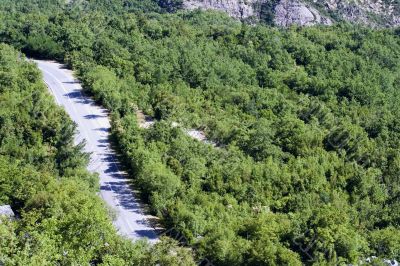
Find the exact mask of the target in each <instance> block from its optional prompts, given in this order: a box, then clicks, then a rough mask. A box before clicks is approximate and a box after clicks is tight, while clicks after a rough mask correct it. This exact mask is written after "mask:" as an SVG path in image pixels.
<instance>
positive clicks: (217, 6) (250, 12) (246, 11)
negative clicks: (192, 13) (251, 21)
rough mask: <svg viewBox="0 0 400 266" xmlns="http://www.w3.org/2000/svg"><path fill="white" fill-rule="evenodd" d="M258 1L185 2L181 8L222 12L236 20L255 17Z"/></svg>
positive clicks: (186, 0) (187, 0)
mask: <svg viewBox="0 0 400 266" xmlns="http://www.w3.org/2000/svg"><path fill="white" fill-rule="evenodd" d="M259 1H260V0H246V1H244V0H185V1H183V8H185V9H189V10H193V9H198V8H200V9H204V10H207V9H213V10H219V11H223V12H226V13H228V14H229V16H231V17H234V18H237V19H246V18H249V17H252V16H256V15H258V14H257V11H256V10H255V4H256V3H257V2H259Z"/></svg>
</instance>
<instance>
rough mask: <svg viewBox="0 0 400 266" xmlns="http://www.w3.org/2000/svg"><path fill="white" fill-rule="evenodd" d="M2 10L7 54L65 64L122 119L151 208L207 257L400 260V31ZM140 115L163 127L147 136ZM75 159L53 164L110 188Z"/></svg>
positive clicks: (117, 8)
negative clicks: (195, 132) (194, 134)
mask: <svg viewBox="0 0 400 266" xmlns="http://www.w3.org/2000/svg"><path fill="white" fill-rule="evenodd" d="M0 10H1V11H0V21H1V23H0V41H1V42H5V43H8V44H10V45H13V46H14V47H15V48H16V49H21V50H22V51H23V52H25V53H27V54H29V55H32V56H36V57H41V58H52V59H58V60H61V61H64V62H65V63H66V64H68V65H69V66H70V67H72V68H73V69H74V70H75V71H76V73H77V74H78V76H79V77H80V79H81V80H82V82H83V84H84V86H85V88H86V90H87V92H88V93H90V94H92V95H93V96H94V97H95V99H97V100H98V101H99V102H101V103H102V104H103V105H104V106H105V107H107V108H108V109H110V110H111V111H112V117H113V134H114V137H115V139H116V141H117V143H118V146H119V148H120V150H121V152H122V153H123V155H124V157H125V164H126V165H127V166H128V167H129V169H130V171H131V174H132V177H133V178H134V181H135V183H136V184H137V186H138V187H139V188H140V189H141V192H142V196H143V198H144V199H145V200H147V201H148V202H149V203H150V204H151V207H152V211H153V212H154V214H156V215H158V216H159V217H160V218H161V219H162V222H163V224H164V226H166V227H167V228H176V229H177V230H179V231H180V232H181V233H182V234H183V235H184V236H185V238H187V239H188V241H189V244H190V245H191V246H192V247H193V249H194V250H195V251H196V254H197V255H196V256H198V257H199V258H202V257H207V258H208V259H209V260H210V261H211V262H212V263H213V264H214V265H301V264H308V265H312V264H315V265H332V263H338V264H339V263H345V264H349V263H358V262H359V261H360V260H363V259H365V258H367V257H370V256H373V255H374V256H379V257H381V258H390V259H397V260H400V216H399V214H400V186H399V184H400V182H399V181H400V180H399V170H400V149H399V148H400V108H399V102H400V94H399V91H398V89H399V82H400V37H399V34H400V32H399V31H398V30H395V29H394V30H389V29H387V30H372V29H367V28H362V27H357V26H352V25H348V24H338V25H335V26H332V27H310V28H297V27H292V28H289V29H277V28H272V27H266V26H262V25H253V26H249V25H246V24H242V23H240V22H238V21H235V20H233V19H231V18H229V17H227V16H225V15H223V14H220V13H214V12H199V11H194V12H178V13H175V14H169V13H166V12H165V9H163V8H162V7H160V6H159V5H157V4H156V3H155V2H153V1H133V0H130V1H122V0H112V1H111V0H110V1H100V0H97V1H76V2H70V4H63V3H62V2H61V1H60V2H57V1H28V0H26V1H7V0H6V1H2V2H1V4H0ZM24 76H26V77H28V78H29V76H28V75H24ZM6 77H7V75H5V76H4V78H3V79H5V78H6ZM5 84H8V82H5ZM32 100H34V99H32ZM33 106H35V108H38V107H37V106H36V105H33ZM138 109H140V110H143V111H144V112H145V113H146V114H148V115H150V116H152V117H154V118H156V119H157V122H156V123H155V125H154V126H153V127H151V128H149V129H142V128H139V126H138V123H137V118H136V117H137V115H136V111H137V110H138ZM1 110H2V112H3V108H2V109H1ZM28 113H29V112H28ZM52 115H54V114H53V113H52ZM28 120H30V121H35V120H33V119H32V118H30V119H28ZM173 122H178V123H179V124H180V125H182V126H184V127H186V128H199V129H202V130H204V131H205V132H206V135H207V137H208V138H209V139H210V140H212V141H214V142H215V143H217V147H213V146H212V145H208V144H204V143H201V142H198V141H196V140H193V139H191V138H189V137H188V136H187V135H186V134H185V133H184V132H183V131H182V130H181V129H180V128H179V127H174V126H173V124H174V123H173ZM32 123H34V122H32ZM20 124H21V123H19V125H20ZM2 130H3V127H2ZM53 134H55V133H53ZM11 136H13V137H15V134H13V135H11ZM35 136H36V135H35ZM40 136H41V135H40V134H39V136H36V137H37V138H39V137H40ZM43 136H46V135H43ZM51 136H53V135H51ZM24 140H26V137H25V139H24ZM26 141H28V140H26ZM55 143H57V142H55ZM54 145H56V144H54ZM15 146H18V145H12V147H14V148H15ZM7 147H8V146H7ZM54 149H56V150H57V147H56V146H55V148H54ZM39 150H40V149H39ZM45 150H46V149H45ZM61 150H62V151H65V150H66V149H61ZM67 150H68V149H67ZM24 152H25V151H24ZM72 153H73V155H68V157H67V158H71V159H69V160H67V161H65V160H63V159H62V158H65V157H60V158H61V160H58V162H60V165H59V166H52V167H53V168H54V169H57V171H58V172H60V175H61V177H62V176H63V175H64V173H65V174H67V175H72V176H76V175H78V176H81V178H79V179H78V180H80V181H79V182H84V183H85V184H86V187H87V189H88V191H90V190H91V189H93V188H92V187H93V185H92V186H90V185H89V184H95V183H96V182H94V181H92V180H93V179H92V178H89V177H88V176H87V175H86V174H83V173H82V171H84V170H82V167H83V165H84V164H82V163H81V162H82V161H84V160H83V159H82V158H83V157H82V156H83V155H80V153H79V152H74V151H72ZM13 154H14V152H13ZM21 156H22V155H21ZM53 156H57V153H55V155H53ZM58 156H61V155H58ZM62 156H66V155H62ZM70 156H71V157H70ZM74 156H75V157H74ZM76 156H78V157H76ZM79 156H80V157H79ZM22 158H24V157H22ZM29 158H31V159H35V160H38V158H41V157H40V156H31V157H29ZM55 158H58V157H49V158H48V157H45V159H43V160H40V163H45V162H48V163H49V164H50V165H52V163H53V159H55ZM74 158H75V159H74ZM54 161H57V160H54ZM5 164H6V165H8V163H5ZM70 164H72V165H70ZM76 164H79V167H80V168H79V167H77V165H76ZM46 165H47V164H46ZM49 167H50V166H48V167H47V168H43V167H42V168H41V169H48V168H49ZM57 167H58V168H57ZM53 168H51V167H50V169H53ZM77 168H78V169H81V170H79V171H78V172H79V174H71V171H72V173H75V172H74V171H76V170H69V169H77ZM67 169H68V170H67ZM49 171H50V170H49ZM54 171H55V170H54ZM51 173H53V172H51ZM56 176H57V175H56ZM57 180H58V179H57ZM60 180H63V178H61V179H60ZM67 180H68V182H70V181H69V179H67ZM82 180H83V181H82ZM85 180H86V181H85ZM58 182H62V181H58ZM65 182H67V181H65ZM57 184H58V183H57ZM60 186H61V185H60ZM24 191H25V190H24ZM6 195H7V194H6ZM75 198H77V197H75ZM46 199H47V198H46V197H45V196H43V197H41V199H40V200H41V201H46ZM92 200H93V202H97V203H96V204H100V203H98V201H96V200H97V199H96V200H95V199H92ZM76 204H78V203H76ZM79 204H81V203H79ZM28 206H29V205H28ZM80 209H82V208H80ZM90 217H92V216H90ZM101 217H103V216H101ZM32 219H33V218H32ZM99 219H100V218H99ZM102 219H103V218H101V219H100V221H96V222H95V224H96V226H100V225H101V223H102V221H103V220H102ZM98 224H100V225H98ZM0 226H1V227H2V228H6V227H4V225H0ZM52 226H54V230H60V226H58V225H57V224H52ZM71 226H76V225H75V224H71ZM3 230H6V229H3ZM110 230H111V229H110ZM87 233H88V234H91V235H92V236H93V237H94V236H95V235H98V233H96V231H95V230H93V231H91V230H89V231H88V232H87ZM110 234H111V233H110ZM115 241H116V240H115ZM5 243H7V242H5ZM41 243H47V242H43V241H42V242H41ZM57 243H58V242H57ZM91 243H92V242H91ZM94 250H96V252H98V253H96V254H102V253H101V249H94ZM136 250H137V249H136ZM127 253H129V252H124V253H123V254H125V255H126V254H127Z"/></svg>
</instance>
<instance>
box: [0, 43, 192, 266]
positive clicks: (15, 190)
mask: <svg viewBox="0 0 400 266" xmlns="http://www.w3.org/2000/svg"><path fill="white" fill-rule="evenodd" d="M0 84H1V85H0V205H2V204H10V205H11V206H12V207H13V209H14V211H15V212H16V216H17V217H16V218H15V219H13V220H9V219H1V220H0V236H1V237H0V264H2V265H88V264H89V263H93V264H97V265H148V263H150V264H156V263H162V264H163V265H177V264H180V265H191V264H192V263H193V261H192V259H191V257H190V253H188V251H185V250H181V249H180V248H178V247H177V246H176V245H175V243H174V242H173V241H172V242H171V240H169V241H167V240H165V241H162V242H160V244H158V245H156V246H153V247H151V246H149V245H148V244H147V243H146V242H137V243H135V244H132V243H131V242H130V241H128V240H125V239H122V238H120V237H119V236H117V234H116V231H115V229H114V227H113V226H112V224H111V219H110V214H109V213H108V211H107V210H106V208H105V206H104V204H103V202H102V200H101V199H100V197H98V195H97V194H96V192H97V191H98V180H97V177H96V176H94V175H93V174H90V173H88V172H87V170H86V169H85V168H86V164H87V160H88V155H87V154H84V153H82V152H81V148H82V147H81V145H78V146H74V145H73V134H74V131H75V125H74V124H73V123H72V121H70V120H69V119H68V118H67V117H66V114H65V113H64V111H63V110H62V109H61V108H59V107H56V106H55V103H54V100H53V99H52V98H51V96H50V95H49V94H48V93H47V89H46V88H45V86H44V84H43V82H42V79H41V74H40V72H39V70H38V69H37V68H36V66H35V65H34V63H31V62H28V61H27V60H26V59H25V58H24V56H22V55H21V54H20V53H19V52H17V51H16V50H14V49H13V48H11V47H9V46H7V45H4V44H1V45H0ZM168 249H172V250H174V249H175V250H176V254H177V255H175V256H171V255H169V253H170V251H169V250H168Z"/></svg>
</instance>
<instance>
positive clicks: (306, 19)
mask: <svg viewBox="0 0 400 266" xmlns="http://www.w3.org/2000/svg"><path fill="white" fill-rule="evenodd" d="M274 21H275V24H276V25H277V26H283V27H287V26H290V25H292V24H297V25H301V26H310V25H315V24H323V25H331V24H332V20H331V19H329V18H326V17H323V16H321V14H320V13H319V12H318V11H317V10H316V9H315V8H313V7H311V6H309V5H306V4H303V3H301V2H299V1H296V0H282V1H280V2H279V4H278V5H277V6H276V7H275V19H274Z"/></svg>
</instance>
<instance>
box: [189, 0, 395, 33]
mask: <svg viewBox="0 0 400 266" xmlns="http://www.w3.org/2000/svg"><path fill="white" fill-rule="evenodd" d="M266 5H268V6H269V7H270V8H271V10H268V12H270V13H271V14H272V16H273V22H274V24H275V25H278V26H284V27H286V26H290V25H292V24H297V25H301V26H310V25H315V24H323V25H331V24H332V23H333V22H334V21H336V20H338V21H341V20H344V21H348V22H352V23H361V24H365V25H369V26H380V27H394V26H400V6H399V4H398V3H396V1H394V0H393V1H392V0H359V1H352V0H183V8H185V9H189V10H193V9H197V8H200V9H213V10H219V11H223V12H226V13H228V14H229V15H230V16H232V17H234V18H237V19H242V20H243V19H248V18H252V19H253V20H263V18H262V16H263V12H265V10H263V7H265V6H266ZM321 12H322V14H324V15H322V14H321ZM329 16H331V17H329Z"/></svg>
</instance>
